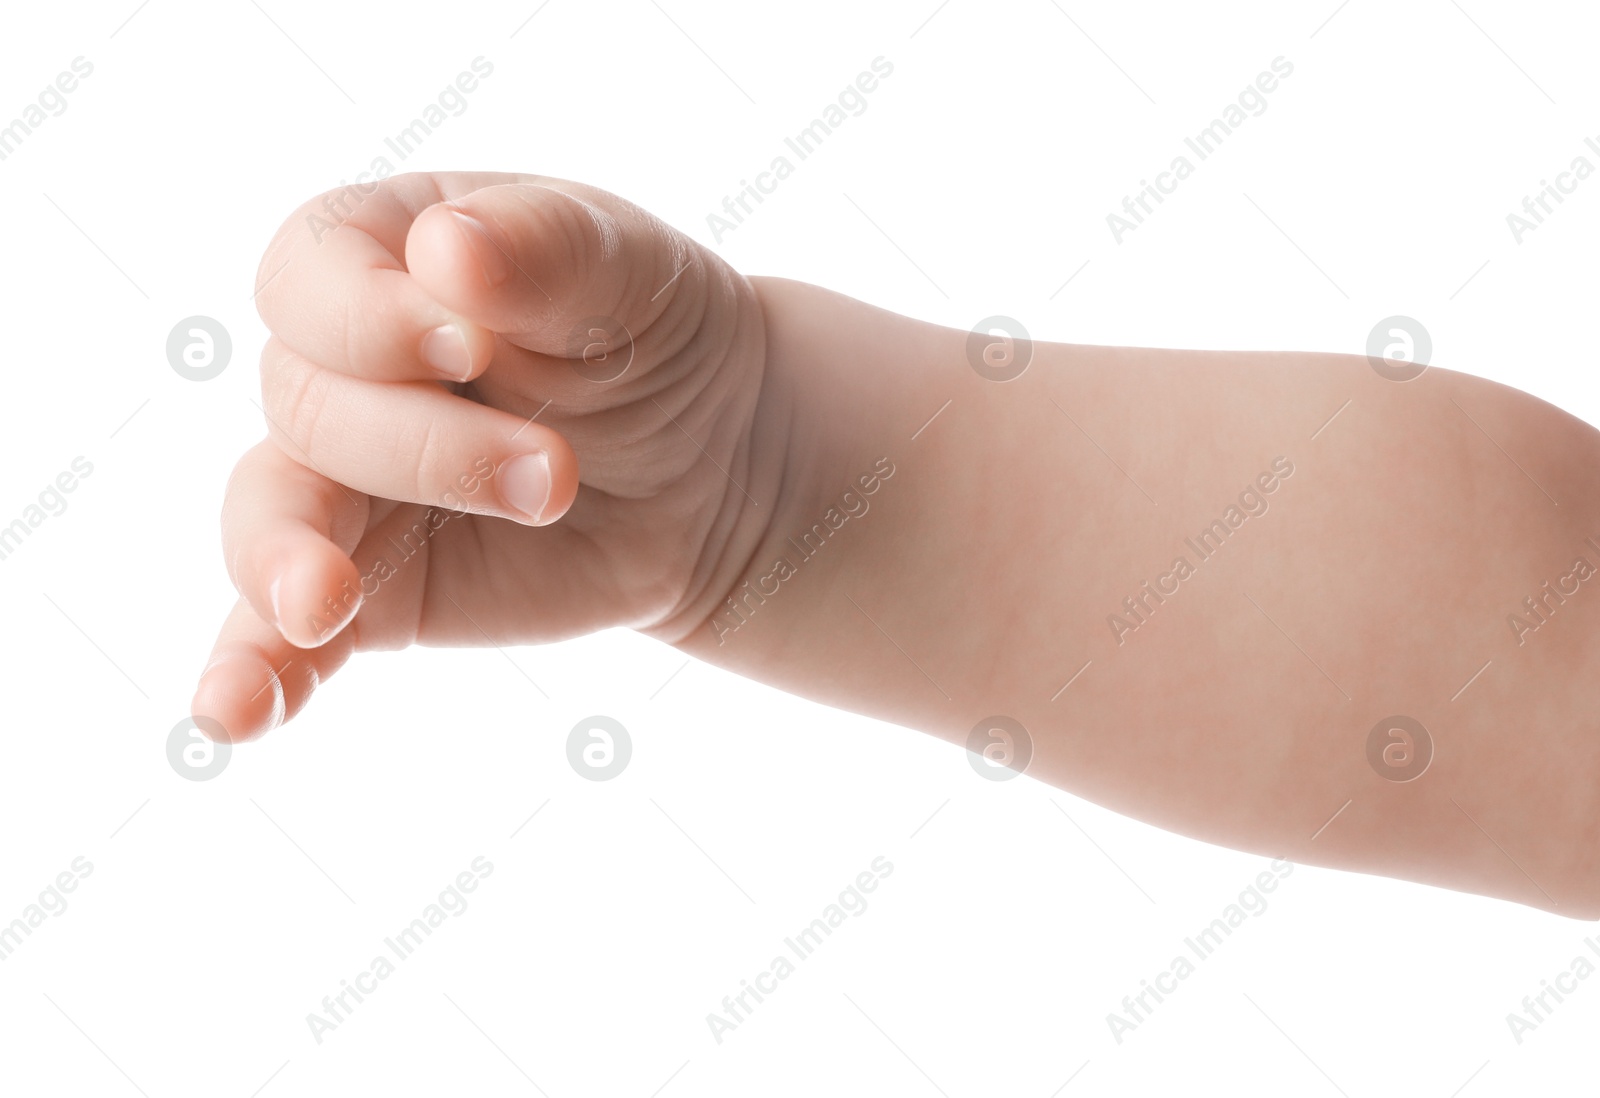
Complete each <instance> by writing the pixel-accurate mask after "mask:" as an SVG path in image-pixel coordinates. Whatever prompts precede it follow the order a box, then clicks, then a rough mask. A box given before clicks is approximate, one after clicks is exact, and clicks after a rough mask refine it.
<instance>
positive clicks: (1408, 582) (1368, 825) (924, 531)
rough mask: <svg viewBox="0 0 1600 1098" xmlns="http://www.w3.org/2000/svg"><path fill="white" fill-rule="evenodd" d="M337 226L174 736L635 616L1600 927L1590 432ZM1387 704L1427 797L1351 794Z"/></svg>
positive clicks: (1088, 771)
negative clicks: (425, 661)
mask: <svg viewBox="0 0 1600 1098" xmlns="http://www.w3.org/2000/svg"><path fill="white" fill-rule="evenodd" d="M341 202H342V204H343V205H344V206H345V208H346V209H348V211H349V217H348V220H346V221H344V223H343V224H341V225H340V226H339V227H338V228H337V229H336V230H333V231H326V229H325V228H323V229H317V228H314V227H313V226H312V225H311V224H308V221H307V216H306V215H307V214H308V213H316V214H317V215H319V216H321V217H322V218H324V219H326V218H328V217H329V213H328V208H327V206H326V205H325V204H324V203H323V202H322V200H321V199H317V200H313V202H311V203H308V204H307V205H306V206H305V207H303V208H302V209H301V210H300V211H298V212H297V213H296V214H295V215H293V216H291V217H290V218H289V219H288V221H286V222H285V225H284V227H283V229H282V230H280V232H279V234H278V237H277V238H276V239H275V240H274V242H273V244H272V246H271V247H270V248H269V250H268V253H267V256H266V258H265V259H264V260H263V263H262V267H261V272H262V273H261V276H260V277H261V279H262V280H263V281H264V282H265V287H264V288H263V289H262V290H261V292H260V294H259V296H258V301H259V303H260V309H261V314H262V316H263V318H264V320H265V321H266V323H267V326H268V328H269V329H270V330H271V332H272V339H271V341H270V342H269V344H268V347H267V349H266V352H265V353H264V355H263V358H262V389H263V406H264V408H265V410H266V412H267V415H268V418H269V431H268V438H267V439H265V440H264V441H262V442H261V443H259V444H257V445H256V446H255V447H254V448H252V449H251V450H249V451H248V452H247V453H246V454H245V455H244V456H243V458H241V460H240V462H239V464H238V467H237V468H236V470H235V472H234V475H233V478H232V479H231V481H230V483H229V488H228V494H227V501H226V503H225V505H224V511H223V542H224V548H225V555H226V560H227V562H228V568H229V574H230V575H231V576H232V578H233V580H234V583H235V585H236V586H237V587H238V589H239V591H240V595H241V597H240V600H239V602H238V604H237V605H236V606H235V608H234V610H233V612H232V613H231V614H230V615H229V616H228V618H227V620H226V622H225V623H224V625H223V627H222V630H221V634H220V636H219V637H218V640H217V643H216V647H215V650H214V652H213V657H212V663H211V664H210V665H209V666H208V667H207V669H206V671H205V672H204V674H203V675H202V678H201V680H200V684H199V687H198V689H197V691H196V694H195V698H194V703H193V712H194V713H195V714H196V715H197V716H203V717H206V718H209V719H210V720H212V721H215V722H217V724H218V725H220V730H216V731H217V734H218V735H219V736H226V737H227V738H230V739H233V740H240V741H242V740H248V739H252V738H254V737H257V736H259V735H261V734H263V733H264V732H266V731H268V730H269V729H271V728H274V727H276V726H278V725H280V724H282V723H284V722H285V721H286V720H288V719H289V718H291V717H293V716H294V715H295V714H297V713H298V712H300V710H302V709H303V708H304V707H305V705H306V704H307V703H308V701H309V699H310V696H311V694H312V692H313V690H314V689H315V687H316V685H317V684H318V683H320V682H321V681H322V680H324V679H326V678H327V677H328V676H329V675H331V674H333V673H334V672H336V671H337V670H338V668H339V667H340V666H341V665H342V664H343V663H344V662H345V661H346V660H347V659H348V658H349V656H350V655H351V654H352V653H353V652H356V651H368V650H381V649H396V648H402V647H406V646H408V645H411V644H422V645H431V646H469V645H486V644H489V643H491V642H492V643H495V644H502V645H509V644H536V643H548V642H551V641H557V640H561V639H565V638H569V637H574V636H579V635H582V634H585V633H589V632H592V631H594V630H597V629H601V628H605V627H609V626H616V625H624V626H629V627H632V628H634V629H637V630H639V631H641V632H643V633H645V634H647V635H649V636H652V637H655V638H657V639H659V640H661V641H664V642H665V643H668V644H671V645H675V646H676V647H678V648H679V649H681V650H682V651H684V652H686V653H688V654H690V655H693V656H695V657H697V658H699V659H702V660H706V661H708V662H711V663H715V664H719V665H721V666H724V667H727V668H730V669H732V670H734V671H737V672H739V673H740V674H743V675H747V676H749V677H751V678H754V679H757V680H760V681H762V682H766V683H769V684H771V685H773V686H776V687H778V688H781V689H783V690H786V691H789V692H792V693H795V694H799V695H802V696H805V697H809V698H813V699H816V700H818V701H821V702H824V703H827V704H829V705H833V706H837V707H840V708H844V709H849V710H854V711H857V712H861V713H865V714H869V715H871V716H873V717H878V718H881V719H884V720H887V721H891V722H894V723H896V724H900V725H904V726H906V727H909V728H915V729H921V730H923V731H926V732H930V733H932V734H934V735H936V736H939V737H941V738H943V739H946V740H949V741H951V742H952V743H955V744H960V745H966V744H967V743H968V737H969V733H971V732H972V730H973V729H974V727H975V725H980V724H983V723H984V722H985V720H986V718H989V717H991V716H996V715H1004V716H1007V717H1010V718H1012V719H1013V720H1015V721H1017V722H1020V724H1021V726H1022V727H1023V728H1024V729H1025V730H1026V739H1027V741H1028V743H1029V744H1030V746H1031V755H1030V757H1029V758H1028V759H1027V763H1026V770H1025V772H1026V773H1027V774H1029V775H1031V776H1033V777H1036V778H1038V779H1040V780H1042V781H1045V782H1048V783H1050V784H1052V785H1056V786H1059V787H1061V788H1063V789H1066V790H1069V791H1071V792H1073V793H1074V794H1077V795H1080V796H1083V797H1086V798H1088V799H1090V800H1093V801H1095V802H1097V803H1100V804H1103V805H1106V806H1108V807H1110V808H1112V809H1115V810H1117V811H1119V812H1124V813H1126V814H1128V815H1130V816H1133V817H1136V818H1138V819H1141V820H1145V821H1148V822H1150V823H1152V824H1155V825H1157V826H1160V827H1163V828H1167V829H1170V830H1172V831H1175V832H1179V833H1181V834H1184V835H1189V836H1193V837H1196V838H1199V839H1203V840H1206V841H1209V842H1214V843H1218V844H1221V845H1225V846H1229V847H1234V848H1237V849H1241V850H1247V851H1253V852H1258V853H1261V854H1265V855H1270V856H1274V857H1278V856H1281V857H1285V858H1289V859H1291V860H1293V861H1297V862H1301V863H1304V864H1310V865H1322V866H1331V867H1337V868H1341V869H1349V870H1358V871H1362V872H1368V873H1378V874H1383V875H1386V876H1392V877H1398V878H1402V879H1407V880H1414V881H1421V882H1426V883H1429V884H1433V885H1438V886H1442V887H1446V888H1452V889H1458V890H1461V891H1465V892H1473V893H1480V894H1483V895H1488V896H1496V897H1501V898H1504V899H1508V900H1512V901H1515V902H1518V903H1523V904H1528V905H1531V906H1535V907H1539V908H1543V909H1546V910H1549V911H1553V912H1556V913H1558V914H1562V915H1566V916H1570V917H1575V918H1584V919H1594V918H1600V872H1597V870H1600V858H1597V855H1596V853H1595V849H1596V847H1595V842H1594V840H1595V838H1596V835H1597V832H1600V796H1597V792H1596V791H1597V789H1600V736H1596V735H1594V734H1593V732H1594V730H1593V728H1592V727H1591V718H1590V716H1589V714H1590V711H1591V709H1592V706H1593V703H1594V701H1595V700H1596V697H1597V694H1596V690H1595V687H1594V685H1593V684H1594V683H1596V682H1600V573H1589V572H1585V571H1583V570H1580V569H1577V567H1576V562H1577V560H1578V558H1584V560H1585V561H1586V563H1587V565H1590V566H1593V567H1594V568H1600V433H1597V432H1596V431H1595V430H1594V429H1593V428H1591V427H1589V426H1588V425H1586V424H1584V423H1582V422H1581V421H1579V420H1577V419H1575V418H1573V417H1572V416H1570V415H1567V414H1566V413H1564V412H1562V411H1561V410H1559V409H1557V408H1555V407H1553V406H1551V405H1549V404H1546V403H1544V402H1542V401H1539V400H1537V399H1536V398H1534V397H1531V396H1528V395H1526V394H1523V393H1520V392H1518V391H1516V390H1513V389H1509V388H1507V387H1504V386H1501V385H1497V384H1494V383H1492V382H1488V381H1484V380H1481V379H1478V378H1474V377H1470V376H1466V375H1463V374H1458V373H1453V372H1450V371H1448V370H1445V369H1441V368H1438V367H1433V368H1430V369H1428V370H1426V371H1425V372H1423V373H1422V374H1421V376H1419V377H1416V378H1415V379H1413V380H1409V381H1405V382H1397V381H1393V380H1388V379H1386V378H1384V377H1382V376H1380V374H1379V372H1378V371H1376V370H1375V369H1373V367H1372V365H1371V363H1369V361H1368V360H1367V358H1366V357H1365V356H1346V355H1328V354H1311V353H1292V352H1284V353H1231V352H1215V351H1205V352H1200V351H1172V350H1147V349H1138V348H1115V347H1097V346H1080V345H1069V344H1046V343H1034V344H1033V345H1032V347H1031V361H1029V364H1028V366H1027V368H1026V369H1025V370H1024V371H1023V372H1022V374H1021V375H1020V376H1019V377H1016V378H1015V379H1013V380H1009V381H1005V382H997V381H994V380H990V379H988V378H986V377H983V376H980V374H979V371H978V370H977V369H975V368H974V367H973V365H972V364H971V361H970V358H969V333H967V332H965V331H958V330H954V329H949V328H943V327H939V326H935V325H930V324H926V323H923V322H920V321H915V320H911V319H908V318H906V317H902V316H898V315H895V314H891V313H888V312H885V311H883V310H880V309H877V308H874V307H872V306H870V305H866V304H864V303H862V302H859V301H855V300H852V299H849V298H846V297H842V296H840V295H837V294H834V293H832V292H830V291H827V290H824V289H821V288H818V287H815V286H810V285H806V284H803V283H798V282H792V281H787V280H784V279H776V278H746V277H744V276H741V275H739V274H738V273H736V272H734V271H733V270H732V269H731V268H729V266H728V265H727V264H726V263H725V262H724V261H722V260H721V259H720V258H719V257H717V256H716V255H715V254H714V253H712V252H711V251H709V250H708V249H706V248H704V247H702V246H700V245H698V244H696V243H695V242H693V241H691V240H690V239H688V238H687V237H686V236H684V235H683V234H681V233H679V232H677V231H676V230H674V229H672V228H670V227H668V226H666V225H665V224H663V223H662V222H660V221H659V220H657V219H655V218H653V217H651V216H650V215H648V214H646V213H644V212H643V211H642V210H639V209H638V208H637V207H635V206H633V205H631V204H629V203H626V202H624V201H623V200H621V199H619V198H616V197H615V196H612V195H609V194H606V193H605V192H602V191H598V190H595V189H593V188H588V187H584V186H582V185H580V184H575V183H569V182H565V181H560V180H553V179H548V178H543V177H535V176H510V175H491V174H438V175H408V176H402V177H397V178H394V179H391V180H388V181H386V182H385V183H383V184H382V185H381V187H380V188H379V189H378V190H377V191H376V193H373V194H370V195H365V196H360V199H359V201H355V200H353V196H352V195H351V194H345V195H343V196H342V198H341ZM335 207H337V204H335ZM458 214H464V215H466V216H467V217H468V218H470V219H471V221H470V222H469V221H464V220H462V219H461V217H459V216H458ZM341 216H342V215H341ZM318 236H320V237H321V240H320V242H319V241H318V239H317V238H318ZM285 264H286V265H285ZM274 272H277V273H276V274H274ZM593 317H605V318H611V320H614V321H617V322H620V326H621V327H611V328H608V325H607V323H604V322H603V323H602V324H601V325H600V327H599V329H598V332H596V329H594V327H593V325H590V324H588V323H586V322H588V321H589V319H590V318H593ZM441 326H445V327H447V328H450V327H453V328H454V329H455V330H456V332H457V333H459V334H458V335H455V336H453V337H451V339H446V338H445V337H444V336H438V337H432V338H430V337H429V333H430V332H432V331H434V330H435V329H437V328H440V327H441ZM623 328H625V329H626V331H625V332H624V331H623ZM585 333H588V335H587V338H586V337H585ZM629 336H631V345H630V343H629ZM452 340H453V349H452V347H451V343H452ZM586 345H587V347H588V353H589V356H590V357H589V360H588V361H587V362H585V361H584V355H585V346H586ZM1018 347H1020V345H1013V346H1011V347H1010V348H1009V349H1007V350H1006V353H1015V352H1016V351H1017V349H1018ZM613 356H615V357H613ZM574 360H577V363H578V366H579V367H580V368H581V369H579V368H574V365H573V362H574ZM623 362H626V364H627V369H626V371H625V372H623V373H622V374H621V376H620V377H616V378H615V379H614V380H595V378H596V377H600V376H607V375H609V373H611V372H612V370H614V369H616V368H620V364H621V363H623ZM947 402H948V403H947ZM941 409H942V410H941ZM936 412H937V413H938V414H937V415H935V413H936ZM530 417H533V418H532V421H531V422H530ZM930 417H932V419H931V422H930ZM913 435H915V438H913ZM1313 436H1314V437H1313ZM536 453H543V454H545V455H546V461H547V463H548V468H549V477H548V478H547V481H545V480H541V479H540V476H539V475H538V474H537V466H538V464H539V463H538V462H537V461H535V462H532V463H529V464H528V465H524V466H521V467H519V466H514V465H512V464H511V461H512V459H513V458H516V457H519V456H522V455H529V454H536ZM530 466H531V468H532V471H530ZM886 469H889V470H892V472H888V473H887V475H885V470H886ZM1285 469H1291V470H1292V471H1290V472H1287V473H1286V472H1284V470H1285ZM1269 483H1270V484H1271V487H1270V489H1268V487H1267V485H1268V484H1269ZM869 485H870V487H869ZM1247 492H1249V493H1251V494H1249V495H1246V496H1244V497H1243V500H1241V493H1247ZM846 493H850V494H849V495H848V496H847V495H846ZM519 505H520V507H521V509H520V510H519ZM1230 507H1232V508H1234V510H1233V512H1232V514H1231V515H1228V512H1229V508H1230ZM430 508H432V510H431V511H430ZM842 512H848V513H847V514H845V516H844V517H843V518H841V517H840V516H841V513H842ZM1225 516H1227V517H1225ZM1213 520H1222V521H1223V524H1224V527H1225V529H1224V530H1223V532H1220V533H1214V534H1213V538H1214V540H1215V542H1216V543H1217V544H1219V545H1220V547H1219V548H1213V547H1212V543H1209V542H1208V543H1206V545H1205V546H1203V547H1202V548H1206V549H1208V550H1209V551H1208V552H1207V553H1204V554H1203V553H1201V552H1198V551H1197V550H1196V548H1195V547H1193V546H1191V545H1190V544H1188V542H1186V539H1193V538H1195V537H1196V536H1197V535H1198V534H1199V533H1200V532H1201V531H1202V530H1205V529H1207V528H1208V527H1210V525H1211V523H1212V522H1213ZM818 524H822V527H823V529H824V530H825V532H826V533H825V535H824V534H815V535H814V536H813V537H814V543H823V547H822V548H821V549H820V550H815V551H814V555H812V556H805V555H804V554H803V553H801V552H800V551H798V550H797V548H796V544H795V542H794V541H791V540H790V539H791V538H793V539H797V540H798V539H799V538H800V537H801V535H802V534H803V533H804V532H806V531H812V530H814V529H816V528H817V526H818ZM406 531H414V533H413V534H412V536H411V541H410V543H409V544H410V545H411V546H412V548H411V549H409V550H407V551H405V552H400V551H397V549H396V546H397V545H398V544H399V543H401V542H402V541H404V540H405V537H404V535H405V532H406ZM1590 537H1593V538H1594V539H1595V543H1596V544H1595V545H1593V546H1591V545H1590V544H1589V543H1588V542H1587V541H1586V540H1585V539H1586V538H1590ZM824 538H825V542H824ZM1179 557H1183V558H1186V559H1187V561H1188V562H1189V565H1190V568H1189V570H1188V574H1186V575H1183V576H1181V577H1180V576H1178V575H1176V574H1175V573H1176V570H1175V567H1174V565H1175V561H1176V560H1177V558H1179ZM780 559H781V560H785V561H787V562H789V565H790V567H789V569H788V571H787V572H783V571H782V570H779V569H776V568H775V566H776V564H777V562H778V561H779V560H780ZM380 560H381V561H384V562H386V563H384V564H380V563H379V562H380ZM1547 584H1548V586H1546V585H1547ZM1146 585H1148V586H1146ZM753 591H754V592H756V593H755V594H752V593H751V592H753ZM1152 591H1153V592H1154V594H1152V593H1151V592H1152ZM761 592H765V594H761ZM1158 596H1159V597H1158ZM730 597H736V598H737V599H738V600H739V601H738V602H736V603H734V604H733V605H734V606H735V607H736V608H737V612H735V611H732V610H730V609H729V605H730V604H729V599H730ZM1530 598H1531V599H1533V600H1535V602H1534V609H1530V608H1529V607H1528V606H1527V604H1526V603H1525V601H1524V600H1525V599H1530ZM1125 600H1128V602H1125ZM1130 603H1131V608H1130V605H1129V604H1130ZM1519 622H1520V624H1519ZM1069 681H1070V685H1065V684H1068V683H1069ZM1395 715H1405V716H1408V717H1410V718H1412V719H1414V720H1415V721H1417V722H1420V724H1421V725H1422V726H1423V728H1425V729H1426V735H1427V740H1428V744H1427V745H1424V746H1423V747H1421V748H1418V747H1417V746H1416V745H1413V746H1411V747H1405V746H1404V745H1402V746H1401V747H1397V748H1394V749H1393V750H1396V751H1398V752H1399V753H1400V754H1399V755H1398V756H1390V761H1391V762H1393V761H1394V760H1395V759H1398V760H1399V761H1401V762H1403V761H1404V759H1405V757H1406V753H1407V752H1408V751H1412V752H1415V751H1419V750H1421V751H1426V752H1427V753H1429V754H1430V759H1429V762H1428V765H1427V768H1426V769H1425V770H1424V771H1423V772H1422V773H1421V774H1420V776H1417V777H1415V778H1413V779H1412V780H1409V781H1398V780H1394V779H1395V777H1396V776H1397V775H1399V774H1402V773H1404V771H1403V769H1389V768H1388V767H1389V766H1390V763H1384V764H1381V765H1378V764H1374V763H1372V762H1370V761H1369V756H1368V741H1369V735H1370V734H1371V733H1372V732H1373V729H1374V727H1375V725H1379V724H1380V723H1385V722H1386V721H1387V718H1391V717H1393V716H1395ZM1388 723H1392V722H1388ZM1387 727H1388V724H1385V728H1387ZM1380 731H1382V730H1380ZM1392 738H1393V737H1392V736H1385V738H1384V742H1385V743H1387V742H1390V741H1391V740H1392ZM1330 821H1331V822H1330Z"/></svg>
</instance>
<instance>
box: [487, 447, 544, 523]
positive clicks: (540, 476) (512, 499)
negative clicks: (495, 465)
mask: <svg viewBox="0 0 1600 1098" xmlns="http://www.w3.org/2000/svg"><path fill="white" fill-rule="evenodd" d="M498 477H499V481H500V498H501V500H503V501H504V502H505V504H506V506H507V507H510V508H511V509H512V510H514V511H519V512H521V513H522V514H523V515H526V516H527V517H528V520H529V521H530V522H532V523H533V524H534V525H535V526H537V525H539V522H540V519H542V518H543V516H544V509H545V506H546V505H547V504H548V503H549V502H550V458H549V457H548V455H546V454H544V453H543V452H539V453H533V454H523V455H522V456H521V457H514V458H512V459H511V460H510V461H508V462H506V463H505V464H504V465H502V466H500V472H499V474H498Z"/></svg>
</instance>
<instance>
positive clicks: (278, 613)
mask: <svg viewBox="0 0 1600 1098" xmlns="http://www.w3.org/2000/svg"><path fill="white" fill-rule="evenodd" d="M282 586H283V575H282V574H281V573H280V574H279V575H278V576H276V577H275V578H274V579H273V581H272V582H271V583H269V584H267V602H268V603H270V604H271V606H272V624H273V625H278V626H281V624H282V622H283V604H282V602H280V601H279V600H280V598H281V596H280V595H279V593H278V591H279V588H281V587H282Z"/></svg>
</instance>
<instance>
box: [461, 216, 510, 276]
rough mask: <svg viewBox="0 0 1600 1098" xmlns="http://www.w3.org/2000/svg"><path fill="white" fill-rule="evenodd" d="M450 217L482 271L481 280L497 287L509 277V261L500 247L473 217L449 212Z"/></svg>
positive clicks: (481, 223)
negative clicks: (452, 218)
mask: <svg viewBox="0 0 1600 1098" xmlns="http://www.w3.org/2000/svg"><path fill="white" fill-rule="evenodd" d="M450 213H451V216H453V217H454V218H455V220H456V227H457V228H458V229H460V230H461V235H462V236H463V237H465V238H466V241H467V246H468V247H469V248H471V249H472V254H473V255H474V256H476V257H477V260H478V267H479V268H480V269H481V270H482V271H483V279H484V281H485V282H487V283H488V284H489V286H490V287H494V286H498V285H500V283H502V282H504V281H505V280H506V279H508V278H510V277H511V259H510V257H509V256H507V255H506V253H505V252H503V251H501V249H500V245H498V244H496V243H495V240H494V237H492V236H490V235H489V230H488V229H486V228H484V226H483V222H481V221H479V220H478V219H477V218H475V217H471V216H468V215H467V214H464V213H462V212H461V211H460V210H454V209H453V210H451V211H450Z"/></svg>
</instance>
